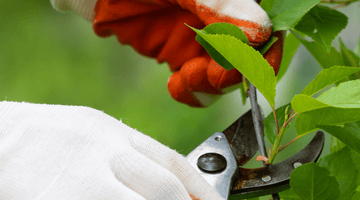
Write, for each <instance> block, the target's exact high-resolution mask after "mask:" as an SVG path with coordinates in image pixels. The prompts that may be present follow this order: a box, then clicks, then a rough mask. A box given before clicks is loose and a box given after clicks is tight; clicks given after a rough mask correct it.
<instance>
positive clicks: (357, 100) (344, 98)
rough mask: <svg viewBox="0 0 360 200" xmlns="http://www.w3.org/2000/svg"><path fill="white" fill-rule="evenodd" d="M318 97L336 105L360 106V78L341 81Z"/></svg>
mask: <svg viewBox="0 0 360 200" xmlns="http://www.w3.org/2000/svg"><path fill="white" fill-rule="evenodd" d="M316 99H317V100H319V101H321V102H323V103H325V104H329V105H331V106H335V107H341V108H359V107H360V80H353V81H347V82H344V83H341V84H340V85H339V86H337V87H332V88H330V89H329V90H328V91H326V92H324V93H322V94H321V95H320V96H319V97H318V98H316ZM359 120H360V118H359ZM356 121H357V120H356Z"/></svg>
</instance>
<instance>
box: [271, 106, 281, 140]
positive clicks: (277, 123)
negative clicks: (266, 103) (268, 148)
mask: <svg viewBox="0 0 360 200" xmlns="http://www.w3.org/2000/svg"><path fill="white" fill-rule="evenodd" d="M272 111H273V114H274V118H275V124H276V133H277V135H279V133H280V132H279V131H280V130H279V122H278V119H277V116H276V110H275V108H272Z"/></svg>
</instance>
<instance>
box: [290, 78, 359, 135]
mask: <svg viewBox="0 0 360 200" xmlns="http://www.w3.org/2000/svg"><path fill="white" fill-rule="evenodd" d="M291 104H292V107H293V109H294V111H295V112H296V113H297V114H298V116H297V117H296V119H295V130H296V132H297V134H298V135H304V134H307V133H310V132H311V131H314V130H316V129H317V128H316V127H315V125H339V124H343V123H349V122H354V121H359V120H360V80H355V81H348V82H345V83H342V84H340V85H339V86H338V87H333V88H331V89H329V90H328V91H326V92H324V93H323V94H322V95H320V96H319V97H318V98H317V99H314V98H312V97H309V96H306V95H301V94H300V95H296V96H295V97H294V98H293V100H292V101H291Z"/></svg>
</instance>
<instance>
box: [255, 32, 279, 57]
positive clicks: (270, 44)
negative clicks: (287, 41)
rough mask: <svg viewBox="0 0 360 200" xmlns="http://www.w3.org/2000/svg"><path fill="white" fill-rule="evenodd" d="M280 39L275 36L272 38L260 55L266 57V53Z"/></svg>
mask: <svg viewBox="0 0 360 200" xmlns="http://www.w3.org/2000/svg"><path fill="white" fill-rule="evenodd" d="M278 39H279V38H277V37H274V36H273V37H271V38H270V39H269V40H268V41H267V42H266V44H265V45H264V46H263V48H262V49H260V50H259V51H260V53H261V54H262V55H264V53H266V52H267V50H269V49H270V47H271V46H272V45H273V44H274V43H275V42H276V41H277V40H278Z"/></svg>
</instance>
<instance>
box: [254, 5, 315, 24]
mask: <svg viewBox="0 0 360 200" xmlns="http://www.w3.org/2000/svg"><path fill="white" fill-rule="evenodd" d="M318 3H320V0H291V1H285V0H262V2H261V4H260V6H261V7H262V8H263V9H264V10H265V11H266V12H267V14H268V15H269V17H270V19H271V21H272V23H273V30H274V31H279V30H287V29H291V28H294V27H295V26H296V24H297V23H298V22H299V21H300V20H301V18H302V17H303V16H304V15H305V14H306V13H307V12H308V11H309V10H310V9H311V8H312V7H314V6H315V5H316V4H318Z"/></svg>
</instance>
